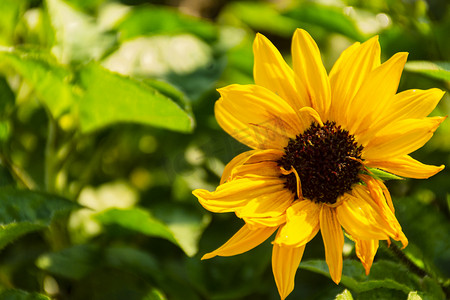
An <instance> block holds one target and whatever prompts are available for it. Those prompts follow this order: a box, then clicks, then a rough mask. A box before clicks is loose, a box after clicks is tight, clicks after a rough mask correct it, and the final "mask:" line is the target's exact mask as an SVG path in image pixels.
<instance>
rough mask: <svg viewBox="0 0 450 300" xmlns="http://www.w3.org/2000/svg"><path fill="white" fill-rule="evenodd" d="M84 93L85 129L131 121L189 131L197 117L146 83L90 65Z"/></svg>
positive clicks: (83, 72) (84, 76) (83, 79)
mask: <svg viewBox="0 0 450 300" xmlns="http://www.w3.org/2000/svg"><path fill="white" fill-rule="evenodd" d="M80 77H81V86H82V87H83V88H84V90H85V93H84V95H83V97H82V99H81V101H80V123H81V129H82V131H83V132H91V131H94V130H97V129H100V128H103V127H105V126H108V125H112V124H116V123H119V122H132V123H140V124H145V125H151V126H156V127H161V128H165V129H171V130H175V131H181V132H190V131H191V130H192V128H193V126H194V120H193V118H192V117H191V116H189V115H188V114H187V113H186V112H185V111H184V110H183V109H182V108H180V106H178V105H177V104H176V103H175V102H173V101H172V100H171V99H169V98H167V97H166V96H164V95H162V94H161V93H159V92H158V91H157V90H156V89H154V88H152V87H150V86H149V85H148V84H145V83H144V82H140V81H137V80H135V79H132V78H128V77H124V76H121V75H119V74H115V73H113V72H111V71H108V70H106V69H104V68H102V67H100V66H99V65H96V64H90V65H88V66H87V67H85V68H83V69H82V70H81V72H80Z"/></svg>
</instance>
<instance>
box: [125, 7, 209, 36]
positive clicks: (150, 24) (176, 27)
mask: <svg viewBox="0 0 450 300" xmlns="http://www.w3.org/2000/svg"><path fill="white" fill-rule="evenodd" d="M118 29H119V32H120V37H121V38H122V39H124V40H127V39H130V38H134V37H137V36H142V35H155V34H161V33H164V34H179V33H186V32H189V33H192V34H194V35H196V36H198V37H200V38H202V39H204V40H205V41H208V42H212V41H214V40H216V38H217V35H218V31H217V28H216V27H215V26H214V25H213V24H212V23H210V22H208V21H206V20H202V19H198V18H195V17H192V16H188V15H185V14H182V13H180V12H178V11H176V10H174V9H171V8H167V7H161V6H140V7H136V8H135V9H133V10H131V11H130V12H129V13H128V14H127V15H126V16H125V17H124V19H123V21H122V22H121V23H120V24H119V25H118Z"/></svg>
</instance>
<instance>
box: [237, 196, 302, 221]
mask: <svg viewBox="0 0 450 300" xmlns="http://www.w3.org/2000/svg"><path fill="white" fill-rule="evenodd" d="M292 201H294V194H292V192H291V191H289V190H287V189H282V190H280V191H276V192H273V193H272V194H271V195H270V196H267V197H262V196H260V197H257V198H254V199H252V200H250V201H249V202H248V203H247V204H246V205H245V206H243V207H242V208H238V209H236V215H237V216H238V217H239V218H267V217H278V216H281V215H282V214H284V213H286V210H287V209H288V208H289V206H290V205H291V203H292Z"/></svg>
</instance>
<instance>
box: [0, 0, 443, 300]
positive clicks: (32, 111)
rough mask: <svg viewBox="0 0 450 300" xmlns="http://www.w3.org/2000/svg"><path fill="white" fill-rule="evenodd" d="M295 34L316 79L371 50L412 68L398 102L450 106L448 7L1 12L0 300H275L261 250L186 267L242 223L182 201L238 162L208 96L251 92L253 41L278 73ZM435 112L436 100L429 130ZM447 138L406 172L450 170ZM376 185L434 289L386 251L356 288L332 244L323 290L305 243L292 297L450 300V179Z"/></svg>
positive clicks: (355, 266) (62, 7) (354, 267)
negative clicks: (359, 46) (350, 51)
mask: <svg viewBox="0 0 450 300" xmlns="http://www.w3.org/2000/svg"><path fill="white" fill-rule="evenodd" d="M169 5H170V6H169ZM297 27H301V28H304V29H306V30H307V31H308V32H310V33H311V35H312V36H313V37H314V39H315V40H316V41H317V43H318V44H319V47H320V49H321V52H322V55H323V60H324V63H325V65H326V67H327V69H330V68H331V66H332V64H333V63H334V61H335V60H336V58H337V57H338V56H339V54H340V53H341V52H342V50H344V49H345V48H346V47H348V46H349V45H351V44H352V43H353V42H355V41H364V40H366V39H368V38H369V37H371V36H373V35H379V36H380V42H381V46H382V56H383V59H387V58H388V57H390V56H391V55H393V54H394V53H396V52H399V51H407V52H409V53H410V55H409V61H410V62H408V63H407V65H406V67H405V72H404V74H403V77H402V81H401V84H400V88H399V90H405V89H410V88H422V89H427V88H431V87H438V88H441V89H443V90H445V91H447V92H448V91H449V88H450V67H449V64H450V62H449V61H450V39H449V38H448V37H449V36H448V33H449V32H450V3H449V2H448V1H446V0H434V1H431V0H429V1H424V0H410V1H406V0H404V1H397V0H376V1H362V0H341V1H307V0H300V1H293V0H292V1H289V0H285V1H282V0H279V1H270V2H269V1H268V2H265V1H246V2H244V1H224V0H223V1H187V0H186V1H181V0H179V1H164V0H160V1H143V0H133V1H132V0H127V1H126V0H122V1H113V0H95V1H88V0H73V1H68V0H66V1H64V0H45V1H44V0H1V1H0V163H1V164H0V223H1V228H0V248H1V254H0V299H20V300H22V299H94V300H100V299H128V300H133V299H146V300H150V299H152V300H154V299H183V300H190V299H193V300H195V299H278V297H279V296H278V293H277V291H276V287H275V283H274V280H273V277H272V271H271V267H270V256H271V247H270V242H267V243H265V244H263V245H261V246H259V247H258V248H256V249H254V250H252V251H250V252H248V253H244V254H242V255H239V256H235V257H230V258H220V257H218V258H214V259H212V260H208V261H200V257H201V256H202V255H203V254H204V253H206V252H209V251H211V250H213V249H215V248H217V247H219V246H220V245H221V244H222V243H224V242H225V241H226V240H227V239H228V238H229V237H230V236H231V235H232V234H233V233H234V232H235V231H236V230H237V229H238V228H239V227H240V226H241V225H242V224H241V222H240V221H239V220H238V219H237V218H235V217H234V216H233V215H232V214H221V215H211V214H210V213H208V212H206V211H205V210H204V209H203V208H201V206H200V205H199V204H198V203H197V202H196V199H195V198H194V197H193V196H192V195H191V191H192V190H193V189H195V188H206V189H214V188H215V186H216V185H217V184H218V181H219V178H220V175H221V173H222V170H223V167H224V165H225V164H226V163H227V162H228V161H230V160H231V159H232V158H233V157H234V156H235V155H237V154H239V153H240V152H242V151H244V150H246V148H245V146H243V145H240V144H239V143H237V142H236V141H234V140H232V139H231V138H230V137H229V136H227V135H226V134H225V133H224V132H223V131H222V130H221V129H220V127H219V126H218V124H217V122H216V121H215V119H214V114H213V111H214V102H215V100H216V99H217V98H218V93H217V92H216V91H215V88H218V87H221V86H224V85H227V84H231V83H252V81H253V78H252V74H253V69H252V68H253V54H252V41H253V38H254V36H255V33H256V32H262V33H263V34H265V35H266V36H268V37H269V38H270V39H271V40H272V41H273V42H274V44H275V45H276V46H277V47H278V48H279V49H280V51H282V53H283V55H284V56H285V57H286V58H287V60H288V61H289V60H290V56H289V55H290V53H289V49H290V39H291V36H292V34H293V31H294V30H295V28H297ZM449 112H450V104H449V96H448V93H447V94H446V95H445V96H444V99H443V100H442V101H441V103H440V104H439V106H438V108H437V109H436V110H435V112H434V113H433V114H435V115H448V114H449ZM449 135H450V123H449V122H444V123H443V125H442V126H441V127H440V128H439V129H438V131H437V132H436V134H435V136H434V137H433V139H432V140H431V141H430V142H429V143H428V144H427V145H426V146H425V147H423V148H422V149H420V150H419V151H417V152H416V153H414V154H413V156H414V157H415V158H417V159H419V160H421V161H423V162H425V163H428V164H436V165H440V164H446V165H450V139H449ZM381 175H383V174H380V176H381ZM388 185H389V188H390V190H391V191H392V195H393V198H394V201H395V202H394V203H395V206H396V214H397V216H398V218H399V220H400V223H401V224H402V226H403V230H404V232H405V233H406V235H407V237H408V238H409V242H410V244H409V246H408V247H407V248H406V249H405V250H404V253H405V254H406V255H407V257H408V258H409V259H410V260H411V261H414V263H415V264H416V265H418V266H419V267H421V268H423V269H425V270H426V271H427V272H428V273H429V274H430V275H429V276H426V277H424V278H421V277H419V276H417V275H416V274H414V273H412V272H409V270H408V267H407V266H404V265H402V264H400V262H399V261H398V259H397V258H396V257H394V256H392V254H391V251H389V250H388V249H387V248H386V246H383V247H381V248H380V249H379V251H378V254H377V256H376V260H375V263H374V265H373V267H372V271H371V273H370V275H369V276H365V274H364V270H363V268H362V266H361V264H360V263H359V262H358V261H357V260H356V255H355V252H354V248H353V243H352V242H350V241H346V244H345V252H344V254H345V261H344V271H343V279H342V282H341V284H340V285H339V286H337V285H335V284H334V283H333V282H332V281H331V280H330V279H329V278H327V277H328V271H327V267H326V264H325V262H324V260H323V259H324V250H323V244H322V241H321V240H320V239H321V238H320V236H317V237H316V238H315V239H314V240H313V241H312V242H311V243H309V244H308V247H307V249H306V251H305V255H304V258H303V261H302V263H301V264H300V270H299V271H298V272H297V277H296V288H295V290H294V292H293V293H292V294H291V295H290V296H289V299H300V298H301V299H411V300H412V299H414V300H415V299H445V298H446V297H448V296H449V286H450V279H448V278H449V277H450V222H449V219H450V211H449V205H450V171H448V168H447V169H444V171H442V172H441V173H439V174H438V175H436V176H434V177H432V178H431V179H429V180H403V181H395V182H388Z"/></svg>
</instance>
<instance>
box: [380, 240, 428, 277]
mask: <svg viewBox="0 0 450 300" xmlns="http://www.w3.org/2000/svg"><path fill="white" fill-rule="evenodd" d="M387 248H388V249H389V250H390V252H391V253H392V254H393V255H394V256H395V257H396V258H398V260H399V261H400V262H401V263H402V264H404V265H405V266H406V267H407V268H408V269H409V270H410V271H411V272H413V273H415V274H417V275H418V276H420V277H425V276H429V277H432V276H431V275H430V274H429V273H428V272H427V271H426V270H425V269H423V268H421V267H419V266H418V265H417V264H416V263H414V262H413V261H412V260H411V259H410V258H409V257H408V256H406V254H405V253H404V252H403V251H402V250H401V249H400V248H399V247H398V246H397V245H396V244H395V243H391V244H390V245H388V247H387Z"/></svg>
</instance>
